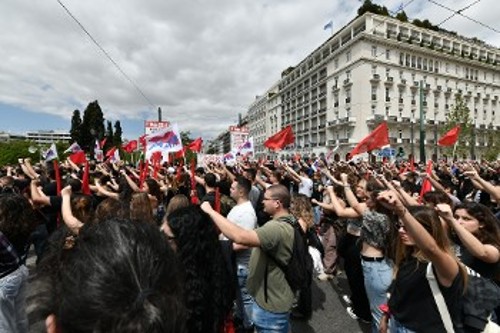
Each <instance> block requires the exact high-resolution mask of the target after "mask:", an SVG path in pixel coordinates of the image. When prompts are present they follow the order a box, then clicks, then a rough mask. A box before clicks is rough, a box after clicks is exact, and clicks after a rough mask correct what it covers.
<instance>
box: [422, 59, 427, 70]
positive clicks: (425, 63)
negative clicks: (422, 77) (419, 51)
mask: <svg viewBox="0 0 500 333" xmlns="http://www.w3.org/2000/svg"><path fill="white" fill-rule="evenodd" d="M422 65H423V69H424V71H426V70H427V59H425V58H424V60H423V64H422Z"/></svg>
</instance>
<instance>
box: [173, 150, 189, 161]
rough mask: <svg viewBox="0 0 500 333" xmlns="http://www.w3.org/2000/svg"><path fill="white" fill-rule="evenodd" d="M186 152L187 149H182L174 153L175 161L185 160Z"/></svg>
mask: <svg viewBox="0 0 500 333" xmlns="http://www.w3.org/2000/svg"><path fill="white" fill-rule="evenodd" d="M185 151H186V147H182V149H181V150H179V151H176V152H175V153H174V160H178V159H183V158H184V152H185Z"/></svg>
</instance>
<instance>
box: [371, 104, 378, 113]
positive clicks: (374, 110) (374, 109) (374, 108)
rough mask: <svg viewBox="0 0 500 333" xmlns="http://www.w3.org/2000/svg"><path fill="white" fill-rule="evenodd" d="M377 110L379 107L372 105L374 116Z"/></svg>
mask: <svg viewBox="0 0 500 333" xmlns="http://www.w3.org/2000/svg"><path fill="white" fill-rule="evenodd" d="M376 110H377V106H376V105H375V104H372V115H374V114H375V112H376Z"/></svg>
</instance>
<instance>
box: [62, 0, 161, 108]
mask: <svg viewBox="0 0 500 333" xmlns="http://www.w3.org/2000/svg"><path fill="white" fill-rule="evenodd" d="M56 1H57V2H58V3H59V5H61V7H62V8H63V9H64V10H65V11H66V13H67V14H68V15H69V16H70V17H71V18H72V19H73V20H74V21H75V22H76V23H77V24H78V26H79V27H80V28H81V29H82V30H83V32H85V34H86V35H87V36H88V37H89V38H90V40H92V42H93V43H94V44H95V45H96V46H97V47H98V48H99V50H101V52H102V53H104V55H105V56H106V58H108V60H109V61H111V63H112V64H113V65H114V66H115V67H116V69H117V70H118V71H119V72H120V73H121V74H122V75H123V76H124V77H125V79H127V81H128V82H130V84H131V85H132V86H133V87H134V88H135V90H137V92H138V93H139V94H140V95H141V96H142V97H143V98H144V99H145V100H146V101H147V102H148V103H149V104H150V105H151V106H152V107H156V106H155V104H153V102H151V100H150V99H149V98H148V97H147V96H146V94H144V92H143V91H142V90H141V88H139V86H138V85H137V84H136V83H135V82H134V81H133V80H132V79H131V78H130V77H129V76H128V75H127V73H125V71H124V70H123V69H122V68H121V67H120V66H119V65H118V63H117V62H116V61H115V60H114V59H113V58H112V57H111V55H110V54H109V53H108V52H107V51H106V50H105V49H104V48H103V47H102V46H101V45H100V44H99V42H97V40H96V39H95V38H94V37H92V35H91V34H90V32H89V31H88V30H87V29H85V27H84V26H83V24H82V23H80V21H79V20H78V19H77V18H76V17H75V16H74V15H73V14H72V13H71V12H70V11H69V9H68V8H67V7H66V6H65V5H64V4H63V3H62V2H61V1H60V0H56Z"/></svg>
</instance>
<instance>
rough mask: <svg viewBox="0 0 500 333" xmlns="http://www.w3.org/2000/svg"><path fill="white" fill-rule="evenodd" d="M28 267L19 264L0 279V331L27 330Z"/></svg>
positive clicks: (24, 331) (25, 332) (21, 331)
mask: <svg viewBox="0 0 500 333" xmlns="http://www.w3.org/2000/svg"><path fill="white" fill-rule="evenodd" d="M28 275H29V272H28V268H26V266H21V267H19V268H18V269H17V270H15V271H14V272H12V273H10V274H9V275H7V276H5V277H3V278H2V279H0V332H2V333H4V332H16V333H27V332H28V328H29V325H28V315H27V313H26V285H27V281H28Z"/></svg>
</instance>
